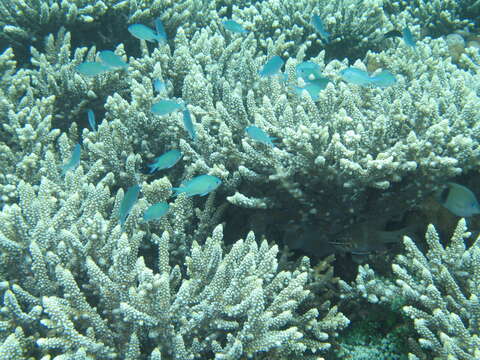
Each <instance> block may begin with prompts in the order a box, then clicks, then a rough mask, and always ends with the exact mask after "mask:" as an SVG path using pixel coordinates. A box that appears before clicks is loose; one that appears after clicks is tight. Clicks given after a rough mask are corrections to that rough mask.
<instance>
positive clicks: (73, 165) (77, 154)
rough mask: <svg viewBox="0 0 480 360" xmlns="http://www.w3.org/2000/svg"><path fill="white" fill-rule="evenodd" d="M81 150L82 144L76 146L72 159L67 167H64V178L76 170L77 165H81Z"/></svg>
mask: <svg viewBox="0 0 480 360" xmlns="http://www.w3.org/2000/svg"><path fill="white" fill-rule="evenodd" d="M81 149H82V148H81V146H80V144H76V145H75V147H74V148H73V151H72V155H71V156H70V159H69V160H68V162H67V163H66V164H65V165H63V166H62V176H63V175H65V174H66V173H67V171H69V170H73V169H75V168H76V167H77V165H78V164H79V163H80V152H81Z"/></svg>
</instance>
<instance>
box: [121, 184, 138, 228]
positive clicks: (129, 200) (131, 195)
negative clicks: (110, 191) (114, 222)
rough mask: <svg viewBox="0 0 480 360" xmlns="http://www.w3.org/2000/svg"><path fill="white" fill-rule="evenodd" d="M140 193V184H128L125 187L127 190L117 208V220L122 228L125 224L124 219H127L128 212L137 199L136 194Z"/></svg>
mask: <svg viewBox="0 0 480 360" xmlns="http://www.w3.org/2000/svg"><path fill="white" fill-rule="evenodd" d="M139 194H140V186H139V185H138V184H136V185H133V186H130V187H129V188H128V189H127V192H126V193H125V195H124V196H123V199H122V201H121V203H120V210H119V214H118V216H119V220H120V226H121V227H122V229H123V226H124V225H125V221H126V220H127V217H128V214H130V211H131V210H132V209H133V206H134V205H135V203H136V202H137V200H138V195H139Z"/></svg>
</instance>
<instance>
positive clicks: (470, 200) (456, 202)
mask: <svg viewBox="0 0 480 360" xmlns="http://www.w3.org/2000/svg"><path fill="white" fill-rule="evenodd" d="M438 200H439V202H440V204H442V205H443V206H444V207H446V208H447V209H448V210H450V211H451V212H452V213H453V214H455V215H457V216H461V217H469V216H472V215H475V214H480V205H479V204H478V201H477V198H476V197H475V194H474V193H473V192H471V191H470V189H468V188H466V187H465V186H462V185H460V184H456V183H452V182H451V183H448V184H447V187H446V188H445V189H443V191H442V192H441V193H440V194H439V197H438Z"/></svg>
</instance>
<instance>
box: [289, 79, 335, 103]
mask: <svg viewBox="0 0 480 360" xmlns="http://www.w3.org/2000/svg"><path fill="white" fill-rule="evenodd" d="M329 82H330V80H329V79H327V78H325V77H321V78H319V79H315V80H312V81H308V82H307V84H306V85H305V86H304V87H299V86H296V87H295V92H296V93H297V95H299V96H300V95H301V94H302V92H303V90H307V92H308V94H309V95H310V97H311V98H312V100H313V101H318V99H319V96H318V95H319V93H320V91H322V90H324V89H325V88H326V87H327V84H328V83H329Z"/></svg>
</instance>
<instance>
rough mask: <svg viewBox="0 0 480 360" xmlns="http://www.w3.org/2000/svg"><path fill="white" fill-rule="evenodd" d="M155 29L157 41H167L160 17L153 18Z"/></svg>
mask: <svg viewBox="0 0 480 360" xmlns="http://www.w3.org/2000/svg"><path fill="white" fill-rule="evenodd" d="M155 30H157V40H158V42H159V43H160V42H163V43H166V42H167V33H166V32H165V27H164V26H163V23H162V20H160V18H156V19H155Z"/></svg>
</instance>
